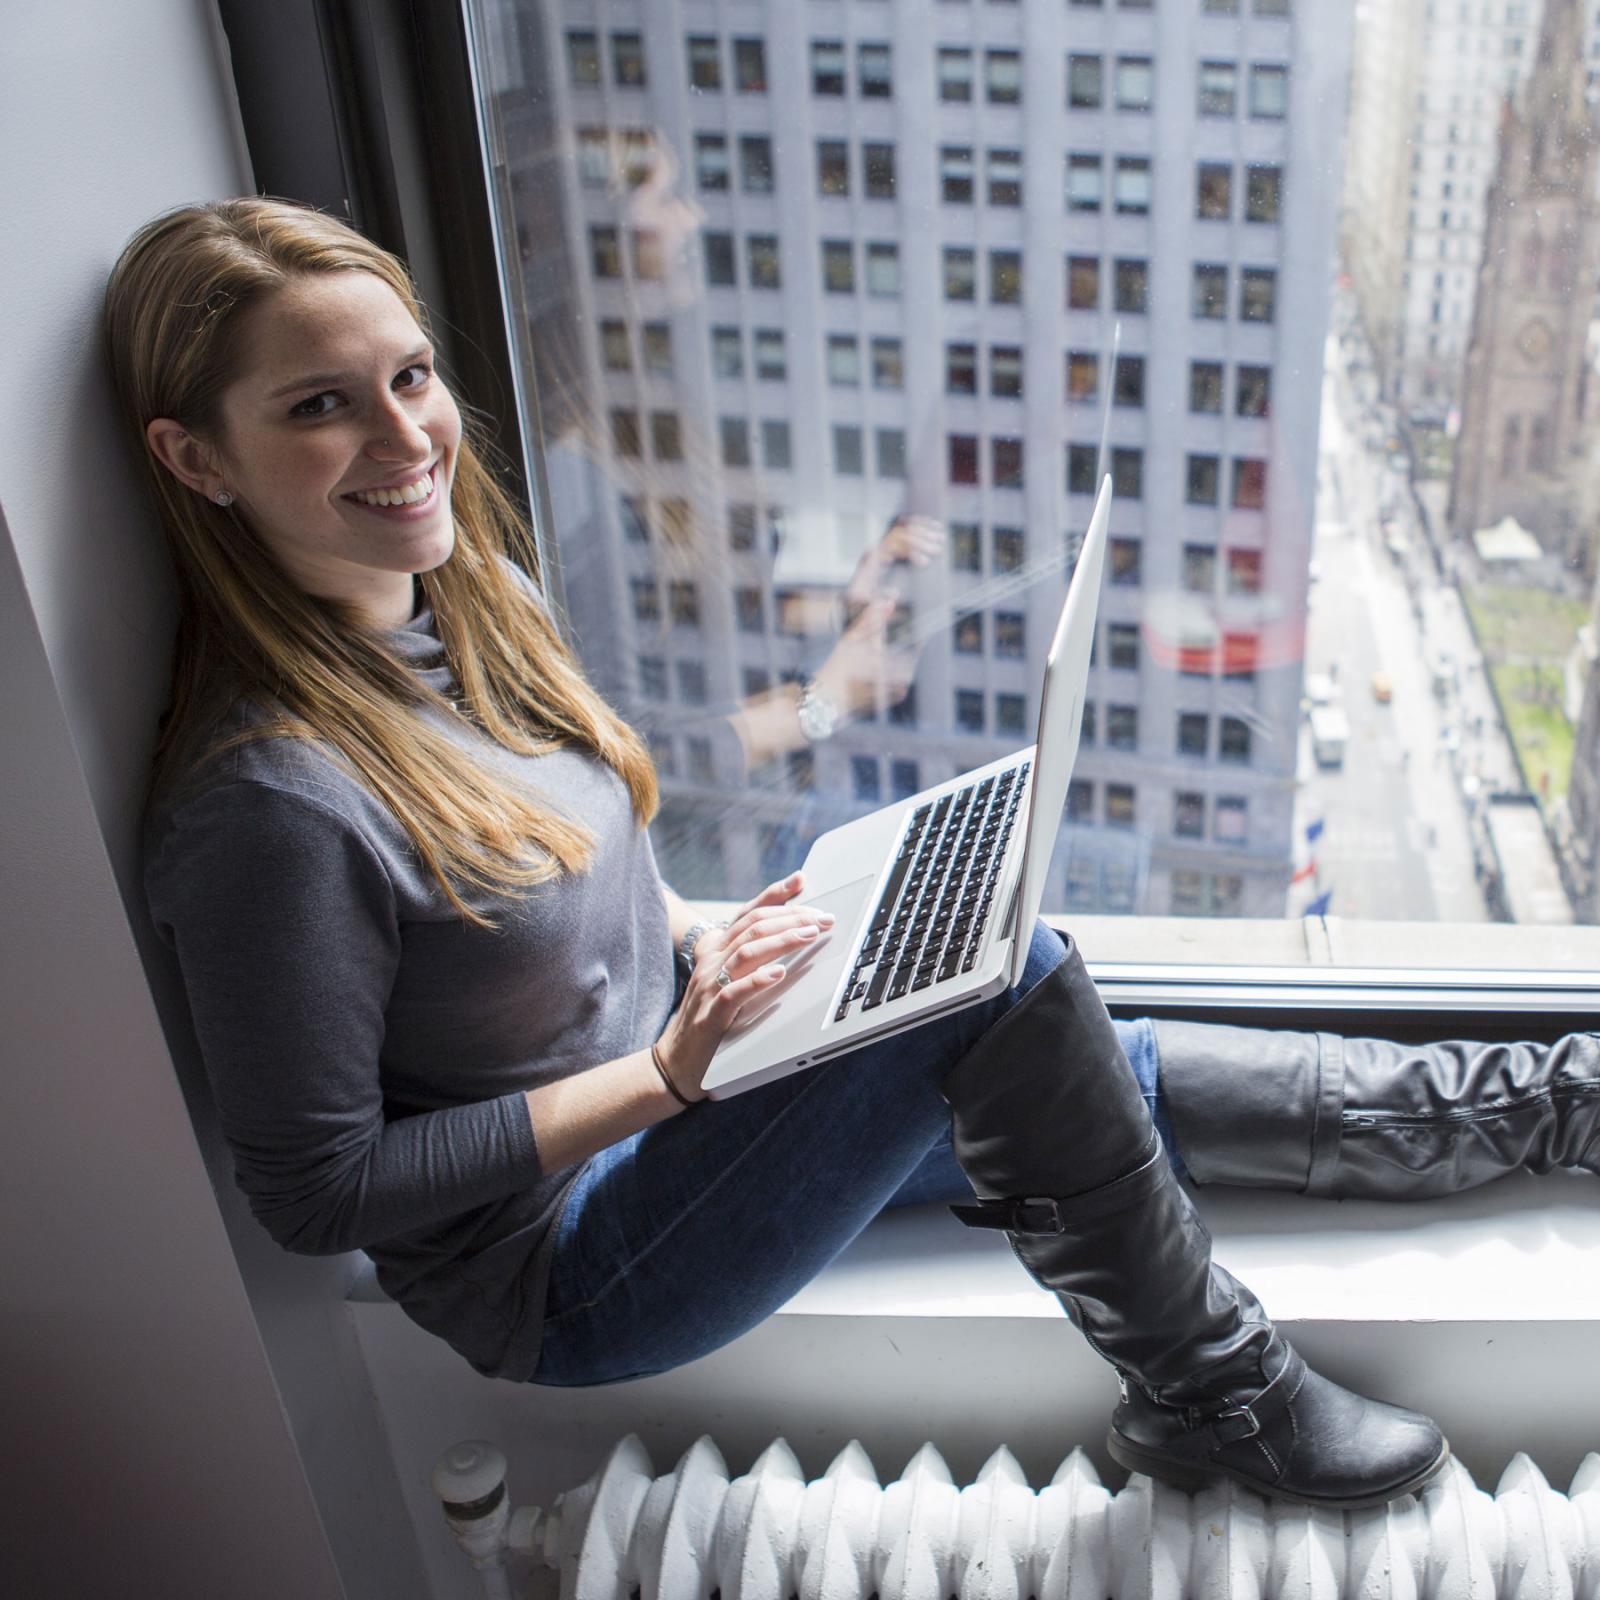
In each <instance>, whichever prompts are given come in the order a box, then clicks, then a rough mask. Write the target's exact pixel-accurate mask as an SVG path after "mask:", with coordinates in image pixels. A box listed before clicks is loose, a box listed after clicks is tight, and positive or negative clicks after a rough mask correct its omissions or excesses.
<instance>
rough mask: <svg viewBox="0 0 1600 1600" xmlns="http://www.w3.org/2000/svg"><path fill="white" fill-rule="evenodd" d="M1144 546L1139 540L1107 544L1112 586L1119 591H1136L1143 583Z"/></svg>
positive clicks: (1109, 542) (1110, 541) (1121, 540)
mask: <svg viewBox="0 0 1600 1600" xmlns="http://www.w3.org/2000/svg"><path fill="white" fill-rule="evenodd" d="M1142 551H1143V546H1142V545H1141V543H1140V542H1139V540H1137V539H1111V540H1108V541H1107V544H1106V559H1107V563H1108V565H1109V566H1110V568H1111V584H1112V587H1113V588H1117V589H1134V588H1137V587H1138V586H1139V584H1140V583H1141V582H1142V581H1143V578H1144V573H1143V570H1142Z"/></svg>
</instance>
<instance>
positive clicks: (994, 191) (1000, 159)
mask: <svg viewBox="0 0 1600 1600" xmlns="http://www.w3.org/2000/svg"><path fill="white" fill-rule="evenodd" d="M984 159H985V162H986V164H987V171H988V196H989V204H990V205H992V206H1020V205H1021V204H1022V152H1021V151H1020V150H988V151H985V152H984Z"/></svg>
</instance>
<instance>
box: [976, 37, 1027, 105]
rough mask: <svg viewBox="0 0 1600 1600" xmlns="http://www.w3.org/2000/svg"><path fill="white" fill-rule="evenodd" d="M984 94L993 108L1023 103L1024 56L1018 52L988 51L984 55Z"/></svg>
mask: <svg viewBox="0 0 1600 1600" xmlns="http://www.w3.org/2000/svg"><path fill="white" fill-rule="evenodd" d="M983 82H984V92H985V95H986V97H987V98H988V101H989V104H990V105H992V106H1014V105H1020V104H1021V102H1022V54H1021V52H1020V51H1017V50H986V51H984V54H983Z"/></svg>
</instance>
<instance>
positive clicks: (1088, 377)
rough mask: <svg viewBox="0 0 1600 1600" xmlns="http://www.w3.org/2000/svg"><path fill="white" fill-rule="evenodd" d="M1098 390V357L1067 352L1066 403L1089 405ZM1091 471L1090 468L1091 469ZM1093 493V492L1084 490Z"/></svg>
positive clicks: (1093, 353) (1088, 352)
mask: <svg viewBox="0 0 1600 1600" xmlns="http://www.w3.org/2000/svg"><path fill="white" fill-rule="evenodd" d="M1099 389H1100V357H1099V355H1098V354H1097V353H1096V352H1095V351H1093V350H1069V351H1067V400H1068V403H1069V404H1070V403H1073V402H1082V403H1089V402H1092V401H1093V400H1094V398H1095V395H1096V394H1097V393H1098V392H1099ZM1091 470H1092V468H1091ZM1085 492H1086V493H1093V490H1092V489H1091V490H1086V491H1085Z"/></svg>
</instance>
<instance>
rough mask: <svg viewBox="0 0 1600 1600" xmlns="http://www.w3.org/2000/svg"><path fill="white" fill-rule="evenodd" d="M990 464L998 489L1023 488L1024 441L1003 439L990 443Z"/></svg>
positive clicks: (993, 440) (992, 440)
mask: <svg viewBox="0 0 1600 1600" xmlns="http://www.w3.org/2000/svg"><path fill="white" fill-rule="evenodd" d="M989 463H990V466H991V467H992V468H993V473H994V486H995V488H997V489H1020V488H1021V487H1022V441H1021V440H1020V439H1011V438H1001V439H991V440H990V441H989Z"/></svg>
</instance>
